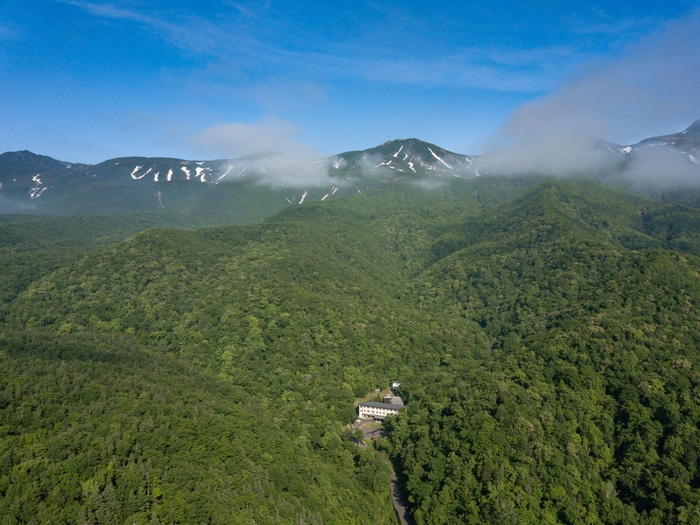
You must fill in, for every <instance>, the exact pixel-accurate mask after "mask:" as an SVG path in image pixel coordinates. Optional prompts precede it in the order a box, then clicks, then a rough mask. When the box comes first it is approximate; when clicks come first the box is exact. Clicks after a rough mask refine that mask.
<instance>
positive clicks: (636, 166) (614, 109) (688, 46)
mask: <svg viewBox="0 0 700 525" xmlns="http://www.w3.org/2000/svg"><path fill="white" fill-rule="evenodd" d="M698 93H700V10H695V11H694V12H693V13H692V14H690V15H689V16H687V17H684V18H682V19H679V20H676V21H673V22H670V23H668V24H666V25H665V26H663V28H662V29H660V30H658V31H657V32H655V33H653V34H651V35H649V36H647V37H646V38H644V39H643V40H641V41H639V42H638V43H637V44H635V45H630V46H628V47H626V48H624V49H623V50H622V51H621V52H620V54H619V56H618V57H617V58H615V59H611V60H607V61H598V62H593V63H589V64H587V65H586V66H585V67H583V68H582V69H581V70H580V71H579V73H578V75H577V76H576V77H575V78H574V79H573V80H572V81H571V82H569V83H567V84H566V85H564V86H562V88H561V89H559V90H558V91H556V92H554V93H552V94H550V95H548V96H545V97H543V98H540V99H538V100H536V101H533V102H529V103H526V104H524V105H523V106H521V107H520V108H518V109H517V110H516V111H515V112H514V113H513V114H512V115H511V116H510V118H509V119H508V120H507V122H506V124H505V125H504V126H503V127H502V128H501V129H500V130H499V132H498V133H496V134H495V135H494V136H493V137H491V139H489V140H488V141H487V143H486V154H485V156H484V158H483V161H484V163H485V164H487V165H488V166H489V169H490V170H491V172H497V173H502V174H509V173H544V174H550V175H568V174H576V173H585V172H600V171H605V170H610V169H616V168H618V167H619V166H618V165H617V164H618V163H619V159H618V158H616V156H615V155H610V154H608V153H611V152H608V151H606V148H605V146H604V145H602V144H601V141H600V140H599V138H601V137H602V138H605V139H607V140H611V141H614V142H617V143H619V144H631V143H633V142H636V141H638V140H640V139H641V138H642V137H641V136H640V132H641V133H645V132H646V130H649V129H656V130H658V131H659V132H661V131H668V130H673V131H675V130H677V129H683V128H685V127H686V126H688V124H690V121H692V120H693V119H695V118H697V117H698V115H700V100H699V99H698ZM640 130H643V131H640ZM643 157H644V158H637V159H636V160H635V161H632V162H628V163H626V164H625V165H624V166H622V167H621V169H623V173H624V175H625V176H626V177H628V178H630V179H632V180H640V181H655V182H659V181H660V180H661V181H663V183H664V184H672V183H674V182H680V183H687V182H688V181H689V173H690V172H693V171H694V166H692V163H689V162H688V158H687V157H684V156H682V155H677V154H675V153H673V152H664V153H663V154H658V155H656V154H654V155H652V154H651V153H648V152H647V153H644V154H643ZM652 157H653V159H652ZM696 175H697V174H696ZM696 179H697V177H694V178H693V180H696Z"/></svg>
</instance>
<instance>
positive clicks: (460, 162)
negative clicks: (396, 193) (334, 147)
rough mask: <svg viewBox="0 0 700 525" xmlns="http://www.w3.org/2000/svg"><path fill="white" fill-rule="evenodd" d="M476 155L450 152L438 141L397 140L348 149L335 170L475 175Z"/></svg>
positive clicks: (334, 159) (341, 155) (334, 164)
mask: <svg viewBox="0 0 700 525" xmlns="http://www.w3.org/2000/svg"><path fill="white" fill-rule="evenodd" d="M473 163H474V157H469V156H467V155H461V154H459V153H453V152H451V151H447V150H445V149H443V148H441V147H439V146H436V145H435V144H430V143H428V142H423V141H422V140H418V139H405V140H404V139H396V140H391V141H388V142H385V143H384V144H382V145H381V146H376V147H374V148H369V149H366V150H362V151H348V152H346V153H341V154H339V155H337V157H336V158H333V159H332V162H331V166H332V168H333V169H334V170H342V171H343V172H350V173H353V172H358V171H359V172H361V173H368V172H369V173H371V172H372V171H375V170H378V169H381V168H384V171H385V172H387V170H392V171H394V174H395V176H399V174H400V173H403V174H406V175H408V174H421V175H427V174H430V172H433V174H439V175H445V174H448V175H450V176H456V177H460V176H465V175H473V174H474V169H473V167H472V164H473Z"/></svg>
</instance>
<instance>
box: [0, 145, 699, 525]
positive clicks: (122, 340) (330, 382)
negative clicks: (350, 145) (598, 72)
mask: <svg viewBox="0 0 700 525" xmlns="http://www.w3.org/2000/svg"><path fill="white" fill-rule="evenodd" d="M425 144H426V143H422V144H418V143H416V142H414V143H411V144H408V142H406V143H400V144H399V143H387V144H385V145H383V146H380V147H379V148H377V149H375V150H374V152H371V153H366V152H359V153H358V152H356V153H353V154H344V155H341V156H338V157H337V158H338V159H341V158H342V159H343V162H342V163H341V162H340V160H337V163H338V166H337V167H335V168H332V169H333V170H334V171H338V172H339V174H338V175H337V176H338V177H339V180H341V179H342V180H347V179H345V178H344V177H349V178H350V179H351V180H352V181H353V182H352V184H348V183H342V184H341V183H338V184H337V185H333V184H331V185H329V186H328V187H325V186H314V187H312V186H309V187H308V188H306V187H296V188H283V187H273V186H270V185H267V186H266V185H260V184H257V183H255V182H254V181H252V180H250V181H242V182H240V183H226V184H224V183H223V182H222V183H221V184H218V185H217V184H216V180H215V177H217V176H218V177H222V176H224V174H225V172H227V170H228V164H227V165H226V167H225V169H224V172H222V173H219V172H216V171H214V168H213V167H212V170H211V171H206V172H205V171H203V170H204V168H205V167H207V165H206V164H202V165H201V166H200V167H201V168H202V171H201V174H200V175H199V177H198V178H197V180H195V178H194V175H195V173H197V172H196V171H195V170H196V169H197V168H195V167H193V168H192V170H190V174H191V178H190V180H189V181H188V180H186V179H185V180H175V176H174V175H173V177H172V179H173V180H171V181H170V182H168V180H167V177H166V178H165V179H162V178H161V175H162V174H163V173H166V174H167V173H169V169H172V170H173V173H175V172H176V170H175V167H177V166H176V164H175V163H176V162H177V163H180V162H182V161H179V160H172V159H170V160H167V159H165V160H163V159H161V160H158V161H155V160H152V161H151V160H149V161H148V162H152V163H153V164H154V165H155V164H157V165H158V166H159V167H158V168H157V169H158V173H159V174H160V175H159V178H158V180H157V181H156V180H155V179H152V180H150V181H149V180H147V179H148V177H150V176H151V174H153V177H155V173H154V171H153V170H152V171H151V172H149V173H148V174H147V175H148V177H147V176H146V175H145V174H144V171H146V170H148V169H150V168H151V167H152V166H151V165H150V164H149V163H148V162H145V161H142V160H141V159H138V160H136V159H134V162H138V164H136V165H138V166H139V167H140V169H139V170H136V171H133V170H134V169H135V166H134V167H132V166H131V164H128V163H127V162H126V161H125V160H124V159H122V160H119V161H118V162H119V163H120V164H119V165H117V164H116V162H114V163H112V166H111V167H110V168H109V169H110V170H113V171H112V172H107V171H104V172H99V176H98V177H93V178H94V179H99V178H100V177H104V178H105V179H110V177H111V179H110V180H109V181H107V182H105V185H104V186H102V187H98V186H99V185H98V184H97V183H95V184H94V185H89V184H88V185H85V186H84V187H83V188H81V189H80V191H78V192H76V193H74V194H73V193H71V191H72V190H69V189H66V188H69V186H68V185H67V183H66V186H65V187H64V189H60V184H61V181H64V180H65V179H66V178H67V177H76V179H75V180H76V181H78V180H82V179H80V177H88V176H90V177H91V176H92V175H93V174H96V173H98V170H96V167H85V166H77V167H76V166H71V167H69V168H66V167H65V165H64V164H61V165H60V166H58V167H56V168H55V170H53V168H52V170H53V171H55V172H56V173H55V174H54V175H51V173H52V170H49V171H46V172H42V173H41V176H40V180H41V181H42V185H43V184H44V183H46V184H47V185H50V184H53V185H54V187H53V189H55V190H57V191H56V192H55V193H56V194H59V193H61V192H63V193H62V195H63V196H62V197H61V199H63V200H56V201H54V202H56V203H59V202H61V203H63V204H61V205H64V204H65V205H66V206H68V205H67V204H66V203H69V202H72V203H75V206H77V207H76V208H64V209H63V212H62V213H60V214H58V213H57V212H56V210H55V209H54V210H50V208H47V209H45V210H42V211H41V213H36V210H35V211H34V212H33V213H16V214H12V215H11V214H5V215H3V216H2V217H1V218H0V233H1V237H0V239H1V242H0V259H1V264H2V268H3V272H2V279H1V280H0V297H1V298H2V305H1V306H0V361H2V369H3V370H4V371H5V373H4V374H3V375H2V376H1V377H0V515H2V516H3V518H2V519H3V521H2V523H3V524H5V523H7V524H19V523H31V522H33V520H34V521H35V522H40V523H49V522H51V523H77V522H81V523H100V524H102V523H105V524H111V523H115V524H116V523H119V524H121V523H144V524H145V523H156V522H160V523H164V522H168V523H259V524H273V523H308V524H311V523H314V524H320V523H324V524H326V523H327V524H331V523H337V524H346V523H356V524H374V523H386V524H393V523H396V516H395V514H394V510H393V506H392V499H391V471H390V469H389V467H388V466H387V465H386V464H385V462H384V461H383V459H382V458H383V457H387V458H389V459H390V461H391V464H392V465H393V468H394V469H395V472H396V477H397V481H398V484H399V486H400V487H401V489H402V491H403V492H404V494H405V495H406V496H407V501H406V504H407V507H408V511H409V513H410V516H411V518H412V520H413V521H414V522H415V523H416V524H419V525H423V524H431V525H435V524H452V523H503V524H511V523H512V524H516V523H533V524H534V523H584V522H585V523H605V524H608V523H609V524H613V523H614V524H618V523H620V524H622V523H624V524H649V525H651V524H661V523H696V522H697V516H700V426H699V425H700V372H699V370H700V368H698V366H699V363H700V353H699V351H698V343H699V342H700V318H699V317H698V316H699V314H698V312H700V309H699V308H698V307H699V306H700V304H698V302H699V301H700V288H699V287H698V286H699V284H698V282H699V281H698V276H699V275H700V229H698V225H700V209H698V208H696V207H693V206H692V204H693V202H692V198H691V197H692V195H691V194H692V192H691V191H688V192H682V195H683V198H684V199H685V203H681V202H678V201H679V200H681V199H677V198H674V199H672V198H665V197H664V195H666V196H668V195H670V194H668V193H663V194H660V193H658V192H657V193H654V192H653V191H647V190H644V191H642V190H637V189H634V188H626V187H624V184H620V183H619V181H601V180H600V178H599V177H583V176H581V177H571V178H567V179H562V178H550V177H543V176H536V175H530V176H520V177H519V176H512V177H501V176H493V175H490V176H489V175H483V174H480V175H479V176H477V175H476V174H475V173H473V172H472V173H469V172H468V170H469V169H472V167H471V165H472V164H474V163H476V162H477V159H476V158H474V157H467V156H456V154H454V155H455V156H450V155H451V154H450V152H446V151H445V150H442V149H440V148H438V147H437V146H433V145H425ZM409 148H413V149H412V150H410V151H411V152H412V154H413V156H411V155H408V151H407V150H408V149H409ZM419 148H424V149H426V150H429V151H427V153H428V154H430V156H431V157H433V159H432V161H431V162H433V163H432V164H429V165H428V164H425V165H422V164H420V162H418V161H415V162H414V160H415V159H416V158H417V157H418V156H419V153H417V151H418V149H419ZM430 150H431V151H432V153H433V154H434V155H433V154H431V151H430ZM424 153H425V152H423V154H420V155H423V156H421V159H422V161H423V162H425V163H427V162H428V160H426V159H429V157H428V156H427V155H424ZM402 154H403V155H408V156H406V158H405V159H404V158H403V157H402ZM365 155H367V156H371V155H375V157H372V162H373V163H374V162H375V160H377V157H376V156H378V155H384V157H381V158H382V159H385V160H382V161H381V162H386V161H391V162H392V165H394V164H393V163H394V162H395V163H396V165H395V166H394V168H393V169H392V168H387V165H384V166H381V167H380V168H381V175H379V176H377V175H376V174H369V175H368V174H367V173H366V172H363V171H362V167H361V161H362V160H363V157H364V156H365ZM30 159H33V157H30ZM392 159H393V160H392ZM34 160H35V159H33V160H31V161H32V162H34ZM39 160H41V159H39ZM364 160H366V159H364ZM42 162H47V161H46V160H45V159H44V160H42ZM400 162H401V163H403V164H401V163H400ZM460 162H461V163H463V165H462V167H463V168H464V170H465V171H460V172H459V173H457V175H460V176H456V174H455V173H454V170H451V171H448V166H452V167H454V166H456V165H459V163H460ZM409 163H411V164H413V167H414V168H415V169H416V172H413V171H412V170H411V169H410V165H409ZM169 165H170V166H173V167H172V168H168V169H166V167H167V166H169ZM196 165H197V164H195V166H196ZM373 165H375V166H376V164H373ZM419 165H420V166H422V169H423V171H422V172H419V170H418V168H417V166H419ZM117 166H121V167H117ZM188 166H189V165H186V166H184V167H188ZM407 166H408V168H409V169H408V171H406V167H407ZM428 166H431V167H430V168H428ZM380 168H377V169H380ZM155 169H156V168H154V170H155ZM188 169H189V167H188ZM399 169H401V170H403V171H402V172H399V171H398V170H399ZM66 170H68V171H66ZM90 170H92V171H95V173H92V171H90ZM105 170H106V168H105ZM343 170H346V171H343ZM386 170H389V171H390V172H391V173H392V174H393V175H394V178H393V179H389V178H386V173H389V171H386ZM460 170H462V168H460ZM234 171H235V169H231V170H230V171H228V174H227V175H226V176H227V177H228V176H229V175H230V174H232V173H234ZM31 173H32V172H31V171H27V173H26V176H29V175H30V174H31ZM340 173H343V175H340ZM207 174H211V178H209V176H208V175H207ZM399 174H400V175H399ZM132 175H136V177H133V176H132ZM141 175H143V176H141ZM185 175H186V173H185V170H180V173H178V176H180V177H182V176H185ZM3 176H5V177H6V175H5V174H3ZM32 176H36V174H33V175H32ZM51 177H54V178H53V179H52V178H51ZM5 180H7V179H6V178H5V179H3V181H5ZM358 181H362V186H360V184H359V182H358ZM425 181H430V184H426V183H425ZM603 182H605V184H603ZM91 184H92V183H91ZM145 185H148V186H147V187H146V186H145ZM167 185H170V186H168V187H172V188H176V189H174V190H173V192H174V193H168V192H167V191H166V190H165V189H163V190H162V191H163V193H162V198H163V205H164V207H163V208H160V207H159V206H157V207H154V204H153V202H152V201H153V193H154V191H153V189H154V188H155V187H156V186H158V187H163V188H165V187H166V186H167ZM119 188H122V189H123V193H120V192H122V189H119ZM332 188H340V189H339V190H338V191H336V192H333V190H332ZM5 189H6V187H5V186H3V191H4V190H5ZM132 190H133V191H135V192H141V193H139V195H144V196H146V197H147V198H148V199H150V201H149V204H148V205H145V204H144V205H141V204H139V202H141V201H139V200H138V198H137V197H134V199H133V200H132V197H131V196H130V195H131V193H130V192H131V191H132ZM285 192H286V195H287V197H289V199H288V200H287V199H285ZM305 192H306V197H305V198H303V202H300V201H301V200H302V195H304V193H305ZM292 194H293V195H292ZM50 195H51V193H49V191H48V190H47V191H46V192H45V193H44V194H42V195H41V197H39V198H38V199H34V200H36V201H39V200H41V199H44V198H45V197H46V199H47V201H46V202H49V201H48V199H49V196H50ZM292 196H293V198H292ZM30 198H31V196H30ZM122 199H123V200H122ZM168 199H173V200H172V201H171V200H168ZM177 199H180V200H179V201H178V200H177ZM236 199H238V200H236ZM290 201H291V203H290ZM81 202H82V203H83V204H81V206H83V207H80V206H78V203H81ZM143 202H144V203H145V202H146V201H145V200H144V201H143ZM171 202H172V203H173V204H172V206H170V203H171ZM105 203H106V204H105ZM124 203H128V206H127V207H126V208H125V207H123V206H122V205H123V204H124ZM103 204H104V205H105V207H104V208H102V206H103ZM57 205H58V204H57ZM71 206H72V205H71ZM69 209H70V210H80V213H68V210H69ZM97 210H104V211H103V213H101V214H97V213H94V212H95V211H97ZM49 211H50V213H51V214H49ZM395 379H398V380H400V382H401V387H400V389H399V393H400V395H401V397H402V398H403V399H404V401H406V402H407V407H406V408H405V409H404V410H402V411H401V412H400V414H399V415H397V416H395V417H390V418H389V419H388V420H387V423H386V425H385V427H386V436H385V437H380V438H379V439H377V441H376V442H375V443H370V444H369V446H367V447H366V448H361V447H358V446H357V445H356V441H357V439H358V438H359V437H360V435H359V434H358V432H360V433H361V431H358V430H357V429H353V428H349V427H348V424H349V423H351V422H352V421H354V419H355V418H356V417H357V413H356V408H355V406H354V401H355V399H357V398H364V397H366V396H367V395H368V393H370V392H374V390H375V389H376V388H380V389H386V388H388V386H389V382H390V381H391V380H395Z"/></svg>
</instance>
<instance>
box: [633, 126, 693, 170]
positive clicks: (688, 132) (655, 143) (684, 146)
mask: <svg viewBox="0 0 700 525" xmlns="http://www.w3.org/2000/svg"><path fill="white" fill-rule="evenodd" d="M654 147H670V148H673V149H676V150H678V151H682V152H684V153H687V154H688V156H689V157H690V160H691V161H692V162H694V163H695V164H697V163H698V162H699V161H698V158H700V154H699V152H700V120H696V121H695V122H693V123H692V124H691V125H690V126H688V128H687V129H685V130H684V131H681V132H679V133H672V134H670V135H661V136H659V137H650V138H648V139H644V140H642V141H640V142H638V143H637V144H635V145H633V146H631V148H632V150H640V149H644V148H654Z"/></svg>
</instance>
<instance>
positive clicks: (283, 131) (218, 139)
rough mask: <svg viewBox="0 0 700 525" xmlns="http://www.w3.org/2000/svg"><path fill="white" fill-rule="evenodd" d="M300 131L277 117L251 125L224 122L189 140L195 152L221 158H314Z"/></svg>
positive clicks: (316, 153)
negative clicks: (262, 154)
mask: <svg viewBox="0 0 700 525" xmlns="http://www.w3.org/2000/svg"><path fill="white" fill-rule="evenodd" d="M303 135H304V132H303V130H302V129H301V128H300V127H299V126H297V125H296V124H294V123H292V122H289V121H287V120H282V119H278V118H266V119H264V120H261V121H259V122H256V123H254V124H248V123H246V122H225V123H222V124H216V125H214V126H211V127H209V128H207V129H205V130H204V131H202V132H200V133H198V134H197V135H195V137H193V139H192V140H191V145H192V148H193V149H194V150H195V151H198V152H201V153H205V154H214V155H217V156H222V157H229V158H233V157H237V156H239V155H246V154H250V153H255V152H259V151H271V152H276V153H282V154H284V155H288V156H291V157H296V158H313V157H316V156H318V152H317V151H315V150H314V149H313V148H310V147H309V146H307V145H306V144H304V143H303V142H302V140H301V139H302V137H303Z"/></svg>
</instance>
